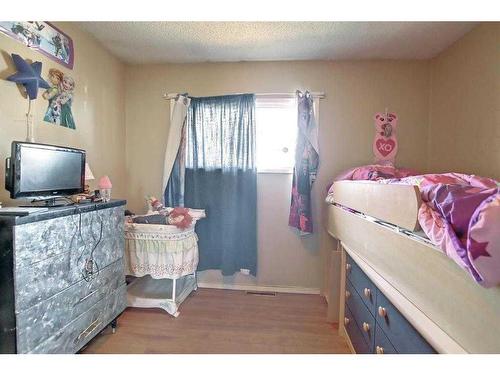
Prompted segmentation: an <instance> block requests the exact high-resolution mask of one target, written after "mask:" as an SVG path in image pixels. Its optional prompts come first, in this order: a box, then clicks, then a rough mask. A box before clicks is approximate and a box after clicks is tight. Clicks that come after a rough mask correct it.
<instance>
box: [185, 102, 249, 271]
mask: <svg viewBox="0 0 500 375" xmlns="http://www.w3.org/2000/svg"><path fill="white" fill-rule="evenodd" d="M184 189H185V191H184V204H185V206H186V207H191V208H203V209H205V210H206V213H207V218H206V219H203V220H200V221H199V222H198V224H197V226H196V232H197V234H198V237H199V248H200V263H199V266H198V269H199V270H206V269H220V270H221V271H222V274H223V275H232V274H234V273H235V272H237V271H239V270H240V269H241V268H246V269H249V270H250V272H251V273H252V274H253V275H256V272H257V173H256V167H255V96H254V95H253V94H245V95H229V96H217V97H205V98H192V99H191V104H190V107H189V110H188V114H187V119H186V168H185V187H184Z"/></svg>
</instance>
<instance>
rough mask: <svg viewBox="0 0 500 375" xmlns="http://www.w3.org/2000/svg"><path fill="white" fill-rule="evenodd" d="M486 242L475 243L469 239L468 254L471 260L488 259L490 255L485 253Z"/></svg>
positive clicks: (472, 239)
mask: <svg viewBox="0 0 500 375" xmlns="http://www.w3.org/2000/svg"><path fill="white" fill-rule="evenodd" d="M487 246H488V242H477V241H476V240H474V238H472V237H471V239H470V246H469V252H470V255H471V256H472V259H477V258H479V257H490V256H491V255H490V254H489V253H488V252H487V251H486V247H487Z"/></svg>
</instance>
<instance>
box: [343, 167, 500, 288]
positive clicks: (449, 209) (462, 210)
mask: <svg viewBox="0 0 500 375" xmlns="http://www.w3.org/2000/svg"><path fill="white" fill-rule="evenodd" d="M386 168H388V167H384V166H373V165H372V166H364V167H359V168H354V169H352V170H350V171H348V172H344V173H343V174H341V175H340V176H339V177H337V178H336V180H340V179H351V180H376V181H380V182H383V183H403V184H411V185H416V186H418V187H419V189H420V193H421V196H422V200H423V203H422V206H421V207H420V210H419V215H418V220H419V223H420V225H421V227H422V229H423V230H424V232H425V234H426V235H427V236H428V237H429V239H430V240H431V241H432V242H433V243H434V244H435V245H436V246H437V247H439V248H440V249H442V250H443V252H444V253H446V255H448V256H449V257H450V258H452V259H453V260H454V261H455V262H456V263H457V264H458V265H460V267H462V268H463V269H465V270H466V271H468V272H469V273H470V275H471V276H472V277H473V278H474V280H475V281H477V282H478V283H479V284H481V285H482V286H484V287H492V286H495V285H498V284H500V189H499V186H500V185H499V183H498V182H497V181H495V180H492V179H489V178H484V177H479V176H473V175H472V176H470V175H464V174H460V173H445V174H427V175H417V176H412V175H411V174H413V172H412V171H409V170H397V169H396V168H393V167H389V168H392V170H387V169H386ZM381 174H383V175H388V176H387V177H386V179H383V177H382V179H381V178H380V177H381ZM402 175H406V176H402Z"/></svg>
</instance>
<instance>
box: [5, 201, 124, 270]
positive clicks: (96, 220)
mask: <svg viewBox="0 0 500 375" xmlns="http://www.w3.org/2000/svg"><path fill="white" fill-rule="evenodd" d="M75 212H76V209H75ZM80 219H81V223H80ZM101 222H102V223H103V227H102V239H107V238H111V237H115V236H116V234H117V233H123V232H124V208H123V206H122V207H113V208H107V209H104V210H98V211H92V212H85V213H82V214H81V215H80V214H78V213H76V214H74V215H69V216H64V217H59V218H55V219H49V220H43V221H38V222H34V223H28V224H22V225H17V226H15V227H14V248H15V249H16V256H15V259H14V260H15V268H16V269H19V268H24V267H29V266H31V265H32V264H35V263H38V262H40V261H43V260H45V259H48V258H51V257H54V256H56V255H60V254H62V253H65V252H67V251H70V250H72V249H78V248H80V247H81V246H83V245H84V244H85V243H87V244H94V243H96V242H97V240H98V239H99V236H100V234H101V225H100V224H101ZM80 224H81V231H80ZM80 234H81V236H80Z"/></svg>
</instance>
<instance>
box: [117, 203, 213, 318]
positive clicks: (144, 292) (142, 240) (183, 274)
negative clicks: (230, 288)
mask: <svg viewBox="0 0 500 375" xmlns="http://www.w3.org/2000/svg"><path fill="white" fill-rule="evenodd" d="M189 213H190V214H191V216H192V217H193V221H192V223H191V224H190V225H189V226H188V227H187V228H184V229H182V228H178V227H177V226H175V225H157V224H137V223H133V222H131V220H129V222H127V223H126V224H125V260H126V262H125V263H126V267H125V270H126V274H127V275H128V276H131V278H130V279H131V280H130V283H129V285H128V288H127V301H128V306H130V307H143V308H152V307H158V308H161V309H163V310H165V311H166V312H168V313H169V314H171V315H172V316H174V317H177V316H179V306H180V304H181V303H182V302H183V301H184V300H185V299H186V298H187V297H188V296H189V294H190V293H191V292H192V291H194V290H196V289H197V280H196V269H197V266H198V243H197V242H198V237H197V236H196V232H195V226H196V222H197V221H198V220H200V219H202V218H204V217H205V212H204V210H193V209H190V210H189ZM143 216H145V215H143ZM135 217H138V216H135Z"/></svg>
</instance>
